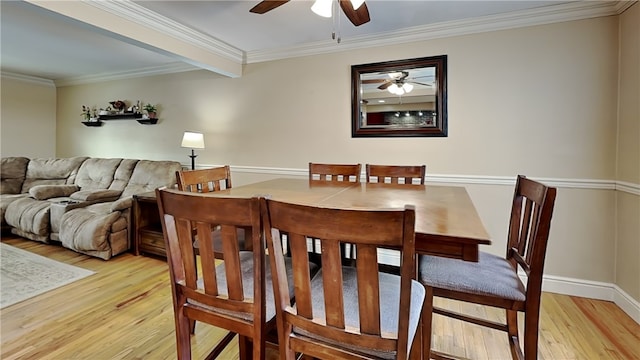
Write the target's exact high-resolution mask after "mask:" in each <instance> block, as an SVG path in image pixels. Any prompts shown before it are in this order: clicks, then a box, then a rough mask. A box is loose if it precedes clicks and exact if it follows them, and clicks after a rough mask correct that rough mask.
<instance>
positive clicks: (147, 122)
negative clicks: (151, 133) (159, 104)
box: [138, 118, 158, 125]
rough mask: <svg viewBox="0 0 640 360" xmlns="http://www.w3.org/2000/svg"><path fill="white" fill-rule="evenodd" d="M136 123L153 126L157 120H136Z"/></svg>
mask: <svg viewBox="0 0 640 360" xmlns="http://www.w3.org/2000/svg"><path fill="white" fill-rule="evenodd" d="M138 122H139V123H140V124H142V125H155V124H157V123H158V119H155V118H153V119H138Z"/></svg>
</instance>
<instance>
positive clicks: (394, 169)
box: [366, 164, 427, 185]
mask: <svg viewBox="0 0 640 360" xmlns="http://www.w3.org/2000/svg"><path fill="white" fill-rule="evenodd" d="M426 173H427V167H426V165H408V166H405V165H373V164H367V165H366V176H367V182H377V183H391V184H407V185H408V184H413V183H414V181H415V183H417V184H424V177H425V175H426Z"/></svg>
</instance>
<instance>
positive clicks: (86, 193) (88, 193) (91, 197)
mask: <svg viewBox="0 0 640 360" xmlns="http://www.w3.org/2000/svg"><path fill="white" fill-rule="evenodd" d="M120 194H122V191H120V190H107V189H101V190H80V191H76V192H74V193H73V194H71V196H70V197H71V198H72V199H73V200H77V201H99V202H106V201H114V200H117V199H118V198H119V197H120Z"/></svg>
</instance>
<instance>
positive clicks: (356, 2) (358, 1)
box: [351, 0, 364, 10]
mask: <svg viewBox="0 0 640 360" xmlns="http://www.w3.org/2000/svg"><path fill="white" fill-rule="evenodd" d="M362 4H364V0H351V5H352V6H353V9H354V10H358V8H359V7H360V6H362Z"/></svg>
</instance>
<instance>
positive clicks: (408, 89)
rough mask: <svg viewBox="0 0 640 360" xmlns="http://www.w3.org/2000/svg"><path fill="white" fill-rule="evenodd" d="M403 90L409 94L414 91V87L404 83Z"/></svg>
mask: <svg viewBox="0 0 640 360" xmlns="http://www.w3.org/2000/svg"><path fill="white" fill-rule="evenodd" d="M402 89H403V90H404V91H405V92H407V93H410V92H411V90H413V85H412V84H409V83H404V85H402Z"/></svg>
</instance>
